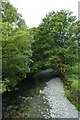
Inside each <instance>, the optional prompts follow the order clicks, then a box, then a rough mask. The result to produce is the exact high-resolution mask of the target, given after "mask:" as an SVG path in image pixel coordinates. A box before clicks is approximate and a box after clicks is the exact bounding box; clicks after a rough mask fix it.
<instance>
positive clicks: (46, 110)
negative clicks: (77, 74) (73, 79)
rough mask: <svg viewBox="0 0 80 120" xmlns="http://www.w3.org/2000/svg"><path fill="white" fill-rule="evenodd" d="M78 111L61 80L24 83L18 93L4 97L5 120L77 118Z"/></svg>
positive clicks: (11, 93) (10, 93)
mask: <svg viewBox="0 0 80 120" xmlns="http://www.w3.org/2000/svg"><path fill="white" fill-rule="evenodd" d="M77 117H78V111H77V110H76V108H75V106H74V105H72V104H71V103H70V102H69V101H68V100H67V98H66V96H65V93H64V89H63V83H62V81H61V79H60V78H53V79H51V80H49V81H45V82H41V83H39V82H37V83H33V84H31V83H30V84H28V85H27V83H24V84H22V86H21V89H20V90H19V91H17V92H9V93H7V94H4V95H3V118H8V120H12V118H19V120H20V119H22V118H23V119H26V118H77Z"/></svg>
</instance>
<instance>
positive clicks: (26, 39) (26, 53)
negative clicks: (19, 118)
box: [0, 2, 32, 87]
mask: <svg viewBox="0 0 80 120" xmlns="http://www.w3.org/2000/svg"><path fill="white" fill-rule="evenodd" d="M4 5H5V6H6V7H7V11H6V9H5V8H6V7H5V6H3V8H4V9H3V11H4V13H3V17H2V20H3V21H2V22H1V21H0V25H1V28H0V31H2V35H1V36H2V38H3V43H2V58H3V61H2V74H3V81H9V82H8V86H10V87H14V86H15V85H16V84H17V83H18V81H20V80H22V79H23V78H25V77H26V74H27V73H29V72H30V67H29V65H30V63H31V56H32V50H31V42H32V37H31V35H30V32H29V29H28V27H27V26H26V24H25V22H24V20H23V19H22V18H20V16H19V19H18V13H17V11H16V9H15V8H14V7H13V6H12V5H11V4H10V3H9V2H7V3H6V2H5V3H4ZM10 12H11V13H12V16H9V13H10ZM14 14H15V15H14ZM5 16H6V17H5ZM13 23H15V26H14V25H13ZM17 23H19V24H17ZM16 25H17V26H16ZM6 83H7V82H6Z"/></svg>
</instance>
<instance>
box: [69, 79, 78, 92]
mask: <svg viewBox="0 0 80 120" xmlns="http://www.w3.org/2000/svg"><path fill="white" fill-rule="evenodd" d="M71 87H72V89H74V90H80V81H78V80H74V82H73V83H72V85H71Z"/></svg>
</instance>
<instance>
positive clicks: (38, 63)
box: [32, 10, 78, 73]
mask: <svg viewBox="0 0 80 120" xmlns="http://www.w3.org/2000/svg"><path fill="white" fill-rule="evenodd" d="M71 14H72V13H71V12H69V11H64V10H61V11H60V12H51V13H49V14H48V15H46V17H45V18H44V19H43V21H42V23H41V24H40V25H39V27H38V28H36V34H34V39H35V42H34V43H33V46H32V48H33V61H34V63H33V65H32V69H33V71H35V70H40V69H46V68H53V69H56V70H57V71H58V72H63V73H64V72H67V71H69V68H70V66H72V65H73V64H75V63H76V62H77V60H78V57H77V48H78V41H77V37H76V32H77V29H78V25H77V22H76V17H75V16H72V15H71ZM34 33H35V32H34Z"/></svg>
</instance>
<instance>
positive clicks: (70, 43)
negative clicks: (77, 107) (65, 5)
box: [0, 2, 80, 96]
mask: <svg viewBox="0 0 80 120" xmlns="http://www.w3.org/2000/svg"><path fill="white" fill-rule="evenodd" d="M1 11H2V20H0V25H1V27H0V30H1V31H2V32H1V34H0V36H2V38H3V43H2V58H3V61H2V66H3V67H2V79H3V83H2V84H1V85H2V86H3V88H4V91H5V90H10V89H12V88H14V87H15V86H16V84H18V83H19V81H20V80H23V79H24V78H26V80H27V73H35V72H38V71H40V70H44V69H48V68H51V69H54V70H56V71H57V73H58V74H60V76H67V81H66V83H65V90H66V93H69V92H70V90H71V88H72V92H73V91H78V90H79V88H78V80H79V78H80V76H79V64H80V63H79V44H80V42H79V39H80V23H79V22H77V20H76V17H75V16H73V15H72V13H71V12H70V11H65V10H61V11H58V12H54V11H53V12H50V13H49V14H48V15H46V17H44V18H43V20H42V23H41V24H40V25H39V26H38V27H37V28H35V27H34V28H31V29H29V28H28V27H27V26H26V23H25V21H24V20H23V19H22V16H21V15H20V14H19V13H18V12H17V9H16V8H15V7H13V5H11V4H10V3H9V2H3V3H2V8H1ZM1 85H0V86H1ZM67 96H69V94H67Z"/></svg>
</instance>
